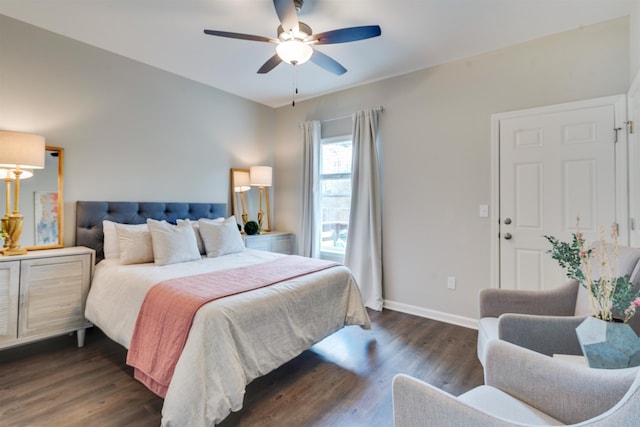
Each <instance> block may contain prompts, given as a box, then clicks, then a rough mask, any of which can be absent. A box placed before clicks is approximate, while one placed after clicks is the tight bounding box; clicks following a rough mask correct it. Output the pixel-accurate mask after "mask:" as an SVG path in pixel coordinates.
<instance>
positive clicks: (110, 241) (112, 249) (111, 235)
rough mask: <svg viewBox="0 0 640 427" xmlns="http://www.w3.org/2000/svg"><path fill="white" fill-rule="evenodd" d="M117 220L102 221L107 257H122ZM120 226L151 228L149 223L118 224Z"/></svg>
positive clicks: (133, 228)
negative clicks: (148, 225)
mask: <svg viewBox="0 0 640 427" xmlns="http://www.w3.org/2000/svg"><path fill="white" fill-rule="evenodd" d="M116 224H118V223H116V222H113V221H109V220H106V219H105V220H104V221H102V231H103V233H104V240H103V248H104V249H103V250H104V257H105V258H106V259H114V258H115V259H118V258H120V241H119V239H118V232H117V231H116ZM118 225H119V226H120V227H123V228H128V229H131V230H142V231H144V230H149V228H148V227H147V224H118Z"/></svg>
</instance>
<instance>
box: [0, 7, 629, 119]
mask: <svg viewBox="0 0 640 427" xmlns="http://www.w3.org/2000/svg"><path fill="white" fill-rule="evenodd" d="M634 3H635V1H634V0H306V1H305V5H304V7H303V9H302V11H301V12H300V15H299V18H300V20H301V21H304V22H305V23H307V24H308V25H310V26H311V28H312V29H313V31H314V33H320V32H324V31H329V30H333V29H338V28H343V27H352V26H359V25H373V24H378V25H380V26H381V28H382V35H381V36H380V37H377V38H373V39H369V40H363V41H358V42H353V43H344V44H337V45H324V46H319V47H316V49H318V50H320V51H322V52H323V53H325V54H327V55H330V56H331V57H332V58H334V59H335V60H337V61H338V62H340V63H341V64H342V65H343V66H345V67H346V68H347V69H348V70H349V71H348V72H347V73H345V74H344V75H342V76H335V75H333V74H331V73H328V72H326V71H324V70H322V69H321V68H319V67H318V66H316V65H315V64H313V63H311V62H307V63H305V64H302V65H300V66H298V67H297V81H298V87H299V90H300V93H299V95H298V96H297V98H296V99H297V100H303V99H308V98H313V97H316V96H319V95H322V94H326V93H330V92H335V91H337V90H342V89H345V88H348V87H352V86H357V85H360V84H363V83H367V82H372V81H376V80H381V79H384V78H388V77H391V76H395V75H400V74H404V73H407V72H410V71H415V70H419V69H423V68H427V67H430V66H433V65H437V64H442V63H445V62H449V61H452V60H455V59H460V58H464V57H467V56H471V55H475V54H478V53H482V52H487V51H490V50H494V49H497V48H501V47H505V46H509V45H512V44H516V43H520V42H523V41H526V40H530V39H533V38H538V37H542V36H545V35H549V34H553V33H557V32H560V31H566V30H570V29H574V28H578V27H581V26H585V25H589V24H593V23H596V22H600V21H606V20H610V19H614V18H618V17H621V16H625V15H628V14H629V13H630V11H631V9H632V7H633V4H634ZM0 13H2V14H4V15H7V16H9V17H12V18H15V19H18V20H21V21H24V22H27V23H30V24H33V25H36V26H38V27H42V28H44V29H47V30H50V31H53V32H55V33H58V34H62V35H65V36H67V37H70V38H73V39H76V40H80V41H83V42H85V43H88V44H90V45H93V46H97V47H100V48H102V49H105V50H107V51H110V52H114V53H118V54H120V55H123V56H125V57H128V58H132V59H135V60H137V61H140V62H143V63H145V64H149V65H152V66H155V67H157V68H160V69H163V70H166V71H169V72H172V73H175V74H178V75H180V76H184V77H187V78H189V79H192V80H195V81H198V82H201V83H204V84H207V85H210V86H213V87H216V88H219V89H222V90H225V91H227V92H230V93H233V94H236V95H238V96H241V97H244V98H247V99H251V100H254V101H257V102H260V103H262V104H265V105H269V106H272V107H278V106H282V105H285V104H288V103H290V102H291V99H292V94H293V80H294V74H293V67H292V66H291V65H288V64H286V63H282V64H280V65H279V66H277V67H276V68H275V69H274V70H273V71H271V72H270V73H268V74H266V75H259V74H257V73H256V71H257V70H258V68H259V67H260V66H261V65H262V64H263V63H264V62H265V61H266V60H267V59H268V58H269V57H271V56H272V55H273V54H274V53H275V45H273V44H270V43H259V42H253V41H244V40H233V39H226V38H220V37H212V36H208V35H205V34H204V33H203V29H205V28H207V29H215V30H223V31H232V32H240V33H248V34H254V35H260V36H268V37H276V28H277V26H278V24H279V22H278V18H277V16H276V14H275V10H274V7H273V3H272V0H0Z"/></svg>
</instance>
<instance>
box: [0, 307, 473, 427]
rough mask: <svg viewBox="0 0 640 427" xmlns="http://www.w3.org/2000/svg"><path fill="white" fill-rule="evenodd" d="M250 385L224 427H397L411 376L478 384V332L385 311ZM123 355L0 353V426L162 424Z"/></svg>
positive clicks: (460, 386)
mask: <svg viewBox="0 0 640 427" xmlns="http://www.w3.org/2000/svg"><path fill="white" fill-rule="evenodd" d="M369 313H370V316H371V320H372V322H373V329H372V330H371V331H364V330H362V329H360V328H359V327H355V326H350V327H347V328H345V329H343V330H341V331H339V332H337V333H336V334H334V335H332V336H330V337H328V338H327V339H325V340H324V341H322V342H320V343H319V344H317V345H316V346H314V347H313V348H312V349H311V350H309V351H305V352H304V353H302V354H301V355H300V356H298V357H297V358H295V359H294V360H292V361H290V362H289V363H287V364H285V365H283V366H281V367H280V368H279V369H277V370H275V371H273V372H271V373H270V374H268V375H266V376H264V377H261V378H258V379H256V380H254V381H253V382H252V383H251V384H249V386H248V387H247V392H246V395H245V401H244V408H243V409H242V410H241V411H240V412H237V413H232V414H231V415H229V417H227V419H225V420H224V422H223V423H222V424H220V426H222V427H231V426H251V427H253V426H279V427H280V426H291V427H297V426H305V427H306V426H318V427H319V426H349V427H351V426H367V427H370V426H392V425H393V417H392V404H391V380H392V378H393V376H394V375H396V374H398V373H406V374H409V375H412V376H414V377H417V378H420V379H422V380H424V381H427V382H430V383H431V384H433V385H435V386H437V387H439V388H441V389H443V390H446V391H448V392H450V393H452V394H455V395H457V394H460V393H462V392H464V391H466V390H469V389H471V388H473V387H475V386H477V385H479V384H482V381H483V377H482V367H481V365H480V363H479V362H478V360H477V357H476V335H477V331H475V330H472V329H466V328H462V327H459V326H454V325H449V324H446V323H441V322H437V321H434V320H429V319H423V318H420V317H416V316H411V315H408V314H403V313H399V312H394V311H390V310H385V311H383V312H380V313H379V312H373V311H370V312H369ZM125 358H126V351H125V349H124V348H123V347H121V346H120V345H118V344H116V343H114V342H112V341H111V340H109V339H108V338H106V337H105V336H104V334H102V332H100V331H99V330H97V329H95V328H94V329H92V330H90V331H88V332H87V339H86V344H85V347H84V348H80V349H79V348H77V347H75V337H70V336H63V337H59V338H54V339H50V340H47V341H43V342H40V343H35V344H30V345H27V346H22V347H17V348H13V349H8V350H3V351H0V425H2V426H4V427H9V426H12V427H13V426H20V427H24V426H29V427H31V426H47V427H57V426H64V427H68V426H100V427H102V426H117V427H120V426H159V425H160V418H161V410H162V399H160V398H158V397H157V396H155V395H154V394H153V393H151V392H150V391H148V390H147V389H146V388H145V387H144V386H143V385H141V384H140V383H138V382H137V381H135V380H134V379H133V372H132V369H131V368H130V367H128V366H126V365H125ZM185 427H187V426H185Z"/></svg>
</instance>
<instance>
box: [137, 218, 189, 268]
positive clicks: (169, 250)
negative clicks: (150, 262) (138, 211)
mask: <svg viewBox="0 0 640 427" xmlns="http://www.w3.org/2000/svg"><path fill="white" fill-rule="evenodd" d="M147 225H148V226H149V232H151V244H152V245H153V258H154V263H155V264H156V265H167V264H175V263H177V262H186V261H195V260H198V259H200V251H199V250H198V242H197V241H196V235H195V233H194V230H193V227H192V226H191V224H190V223H189V222H187V221H182V222H180V223H179V224H178V225H173V224H169V223H168V222H166V221H156V220H154V219H147Z"/></svg>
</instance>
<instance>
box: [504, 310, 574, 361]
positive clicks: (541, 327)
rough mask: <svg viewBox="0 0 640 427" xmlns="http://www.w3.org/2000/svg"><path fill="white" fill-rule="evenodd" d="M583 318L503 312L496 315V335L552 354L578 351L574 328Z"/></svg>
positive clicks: (537, 350) (530, 348) (522, 345)
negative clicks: (500, 314) (498, 315)
mask: <svg viewBox="0 0 640 427" xmlns="http://www.w3.org/2000/svg"><path fill="white" fill-rule="evenodd" d="M583 320H584V317H578V316H536V315H530V314H511V313H507V314H503V315H502V316H500V317H499V318H498V338H500V339H501V340H504V341H508V342H510V343H513V344H516V345H519V346H520V347H525V348H528V349H529V350H533V351H535V352H538V353H542V354H546V355H547V356H552V355H553V354H555V353H559V354H577V355H580V354H582V349H581V348H580V342H579V341H578V336H577V335H576V327H578V325H579V324H580V323H581V322H582V321H583Z"/></svg>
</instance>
